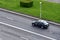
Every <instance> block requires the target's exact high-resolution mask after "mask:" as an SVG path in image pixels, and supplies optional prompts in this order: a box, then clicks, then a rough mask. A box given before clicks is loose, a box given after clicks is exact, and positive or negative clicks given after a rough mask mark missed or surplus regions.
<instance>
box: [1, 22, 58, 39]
mask: <svg viewBox="0 0 60 40" xmlns="http://www.w3.org/2000/svg"><path fill="white" fill-rule="evenodd" d="M0 24H3V25H7V26H10V27H13V28H16V29H19V30H23V31H26V32H29V33H32V34H35V35H38V36H41V37H44V38H47V39H50V40H57V39H54V38H51V37H48V36H45V35H42V34H38V33H35V32H32V31H29V30H26V29H23V28H19V27H16V26H13V25H10V24H7V23H4V22H0Z"/></svg>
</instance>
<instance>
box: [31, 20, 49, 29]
mask: <svg viewBox="0 0 60 40" xmlns="http://www.w3.org/2000/svg"><path fill="white" fill-rule="evenodd" d="M32 26H36V27H40V28H42V29H47V28H48V27H49V23H48V22H46V21H45V20H38V21H33V22H32Z"/></svg>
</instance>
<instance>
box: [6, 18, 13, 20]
mask: <svg viewBox="0 0 60 40" xmlns="http://www.w3.org/2000/svg"><path fill="white" fill-rule="evenodd" d="M6 18H7V19H9V20H14V19H12V18H10V17H6Z"/></svg>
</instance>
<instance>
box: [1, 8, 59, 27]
mask: <svg viewBox="0 0 60 40" xmlns="http://www.w3.org/2000/svg"><path fill="white" fill-rule="evenodd" d="M0 11H4V12H8V13H11V14H15V15H18V16H23V17H27V18H29V19H33V20H39V18H36V17H32V16H29V15H25V14H21V13H17V12H13V11H10V10H6V9H3V8H0ZM47 22H48V23H50V24H53V25H57V26H60V24H59V23H55V22H52V21H47Z"/></svg>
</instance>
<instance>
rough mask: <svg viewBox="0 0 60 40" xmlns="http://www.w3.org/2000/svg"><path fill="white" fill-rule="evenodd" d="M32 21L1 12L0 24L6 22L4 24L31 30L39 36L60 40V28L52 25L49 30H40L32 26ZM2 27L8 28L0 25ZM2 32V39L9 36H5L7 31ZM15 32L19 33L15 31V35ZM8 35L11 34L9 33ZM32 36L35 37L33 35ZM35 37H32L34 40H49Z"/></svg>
mask: <svg viewBox="0 0 60 40" xmlns="http://www.w3.org/2000/svg"><path fill="white" fill-rule="evenodd" d="M32 21H33V20H32V19H29V18H25V17H21V16H17V15H13V14H10V13H7V12H2V11H0V22H4V23H7V24H10V25H14V26H16V27H19V28H23V29H26V30H29V31H32V32H36V33H38V34H43V35H45V36H48V37H51V38H55V39H57V40H60V26H56V25H52V24H50V26H49V28H48V29H40V28H37V27H32V26H31V23H32ZM0 27H6V26H4V25H1V24H0ZM6 28H7V27H6ZM7 29H8V28H7ZM11 29H12V28H11ZM1 30H2V29H1ZM14 30H15V29H14ZM11 31H12V30H11ZM1 32H2V33H0V34H1V36H3V37H2V38H4V37H5V36H6V35H8V34H6V35H3V34H4V33H3V32H7V31H1ZM14 32H16V33H18V31H13V33H14ZM7 33H9V31H8V32H7ZM20 33H21V32H20ZM10 34H12V33H10ZM21 34H22V33H21ZM26 34H27V33H26ZM28 34H29V33H28ZM24 35H25V34H24ZM31 35H33V34H31ZM31 35H30V34H29V36H31ZM25 36H26V35H25ZM7 37H8V36H7ZM7 37H6V38H7ZM33 37H34V38H36V39H34V38H33ZM33 37H31V38H32V39H33V40H40V39H41V40H48V39H46V38H44V37H38V36H36V35H33ZM10 38H12V37H10ZM17 39H18V38H17ZM17 39H13V38H12V39H11V40H17ZM32 39H31V40H32ZM18 40H19V39H18Z"/></svg>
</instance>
